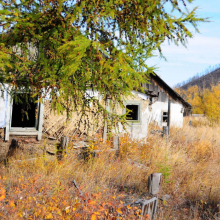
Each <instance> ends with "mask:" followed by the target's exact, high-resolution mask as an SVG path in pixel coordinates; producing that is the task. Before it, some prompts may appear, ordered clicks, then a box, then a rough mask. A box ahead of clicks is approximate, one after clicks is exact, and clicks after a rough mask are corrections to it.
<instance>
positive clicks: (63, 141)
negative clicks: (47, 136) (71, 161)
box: [57, 137, 69, 160]
mask: <svg viewBox="0 0 220 220" xmlns="http://www.w3.org/2000/svg"><path fill="white" fill-rule="evenodd" d="M68 144H69V138H68V137H61V142H60V144H59V145H58V146H57V159H58V160H61V159H62V158H63V151H64V149H65V150H66V153H67V147H68Z"/></svg>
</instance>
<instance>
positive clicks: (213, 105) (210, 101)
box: [175, 85, 220, 123]
mask: <svg viewBox="0 0 220 220" xmlns="http://www.w3.org/2000/svg"><path fill="white" fill-rule="evenodd" d="M175 90H176V92H177V93H179V94H180V95H181V96H182V97H183V98H184V99H185V100H186V101H187V102H189V103H190V104H191V105H192V113H193V114H204V115H206V116H207V118H208V119H209V120H210V122H212V123H219V122H220V85H217V86H213V85H212V86H211V89H201V88H199V87H198V86H192V87H190V88H188V89H187V90H182V89H180V88H176V89H175Z"/></svg>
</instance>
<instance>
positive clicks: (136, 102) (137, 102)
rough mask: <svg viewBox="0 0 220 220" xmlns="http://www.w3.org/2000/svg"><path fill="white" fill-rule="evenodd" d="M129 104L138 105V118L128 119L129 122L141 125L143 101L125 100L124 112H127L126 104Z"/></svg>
mask: <svg viewBox="0 0 220 220" xmlns="http://www.w3.org/2000/svg"><path fill="white" fill-rule="evenodd" d="M127 105H138V120H126V121H127V122H128V123H129V124H132V125H141V124H142V114H141V111H142V101H133V100H128V101H124V106H125V108H124V110H123V114H126V106H127Z"/></svg>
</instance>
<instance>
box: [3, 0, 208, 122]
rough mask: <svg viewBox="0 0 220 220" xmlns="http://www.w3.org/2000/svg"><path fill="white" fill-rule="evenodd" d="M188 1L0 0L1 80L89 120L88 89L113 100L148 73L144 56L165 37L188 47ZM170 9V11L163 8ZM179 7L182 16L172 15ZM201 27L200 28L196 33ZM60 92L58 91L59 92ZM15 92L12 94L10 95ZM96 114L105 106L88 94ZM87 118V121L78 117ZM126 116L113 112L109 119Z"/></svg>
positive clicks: (192, 14) (192, 18)
mask: <svg viewBox="0 0 220 220" xmlns="http://www.w3.org/2000/svg"><path fill="white" fill-rule="evenodd" d="M191 2H192V0H185V1H184V0H96V1H93V0H77V1H75V0H68V1H66V0H19V1H18V0H0V82H1V83H8V84H10V85H13V89H14V90H15V91H16V90H21V89H24V90H26V91H31V93H32V96H33V97H34V96H39V97H41V98H42V97H44V95H45V93H42V89H45V90H46V92H49V91H50V94H51V96H52V106H53V108H54V109H56V110H57V111H58V112H60V111H63V110H64V109H65V110H67V113H68V114H69V113H71V111H76V110H77V111H79V113H80V114H81V116H82V117H81V119H80V121H81V122H83V121H84V120H85V119H86V118H87V112H88V111H92V110H91V109H90V108H88V105H87V104H86V103H87V100H86V97H85V92H86V90H87V89H88V88H91V89H92V90H97V91H99V93H100V94H101V95H102V97H103V99H102V100H104V101H105V102H107V98H108V97H110V98H111V102H110V105H111V109H112V112H114V110H115V108H116V106H117V104H120V105H121V106H123V99H124V97H126V96H127V95H129V94H130V92H131V90H133V89H136V90H140V91H142V88H141V86H140V85H141V83H146V82H147V77H148V75H149V73H150V72H152V71H153V68H152V67H149V66H147V64H146V60H147V59H148V58H150V57H151V56H152V54H153V52H154V51H155V50H159V52H160V55H161V56H163V55H162V51H161V44H162V43H163V42H164V41H165V40H166V39H168V40H169V41H172V42H174V43H175V44H177V45H178V44H179V43H181V44H184V45H185V44H186V42H187V38H188V37H189V38H190V37H192V32H190V31H189V30H188V24H192V25H193V26H194V27H195V29H196V30H197V28H196V26H197V22H199V21H204V20H205V19H203V18H198V17H197V16H196V8H195V9H193V10H192V11H188V10H187V8H186V7H187V5H186V4H190V3H191ZM167 5H170V6H172V8H173V10H172V12H169V11H167V10H166V6H167ZM175 11H177V12H178V15H179V17H176V16H174V15H173V14H172V13H175ZM197 31H198V30H197ZM57 90H58V91H59V93H58V92H57ZM13 94H14V93H13ZM91 102H92V103H93V104H94V106H96V108H97V109H98V110H97V111H94V112H92V113H93V114H94V115H95V117H97V119H98V118H99V117H100V115H102V116H103V117H105V118H106V117H107V112H106V108H105V106H103V105H101V104H100V100H99V99H93V98H91ZM83 118H84V119H83ZM119 121H121V122H123V123H124V122H125V117H123V116H118V115H117V114H111V122H112V123H111V124H113V125H115V124H117V122H119Z"/></svg>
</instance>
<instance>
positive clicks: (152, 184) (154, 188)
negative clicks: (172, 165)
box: [148, 173, 162, 195]
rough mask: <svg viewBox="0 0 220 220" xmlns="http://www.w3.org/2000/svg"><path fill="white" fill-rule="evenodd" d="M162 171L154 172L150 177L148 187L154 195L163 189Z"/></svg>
mask: <svg viewBox="0 0 220 220" xmlns="http://www.w3.org/2000/svg"><path fill="white" fill-rule="evenodd" d="M161 184H162V173H152V174H151V175H150V176H149V177H148V189H149V193H150V194H152V195H157V194H158V193H159V192H160V190H161Z"/></svg>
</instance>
